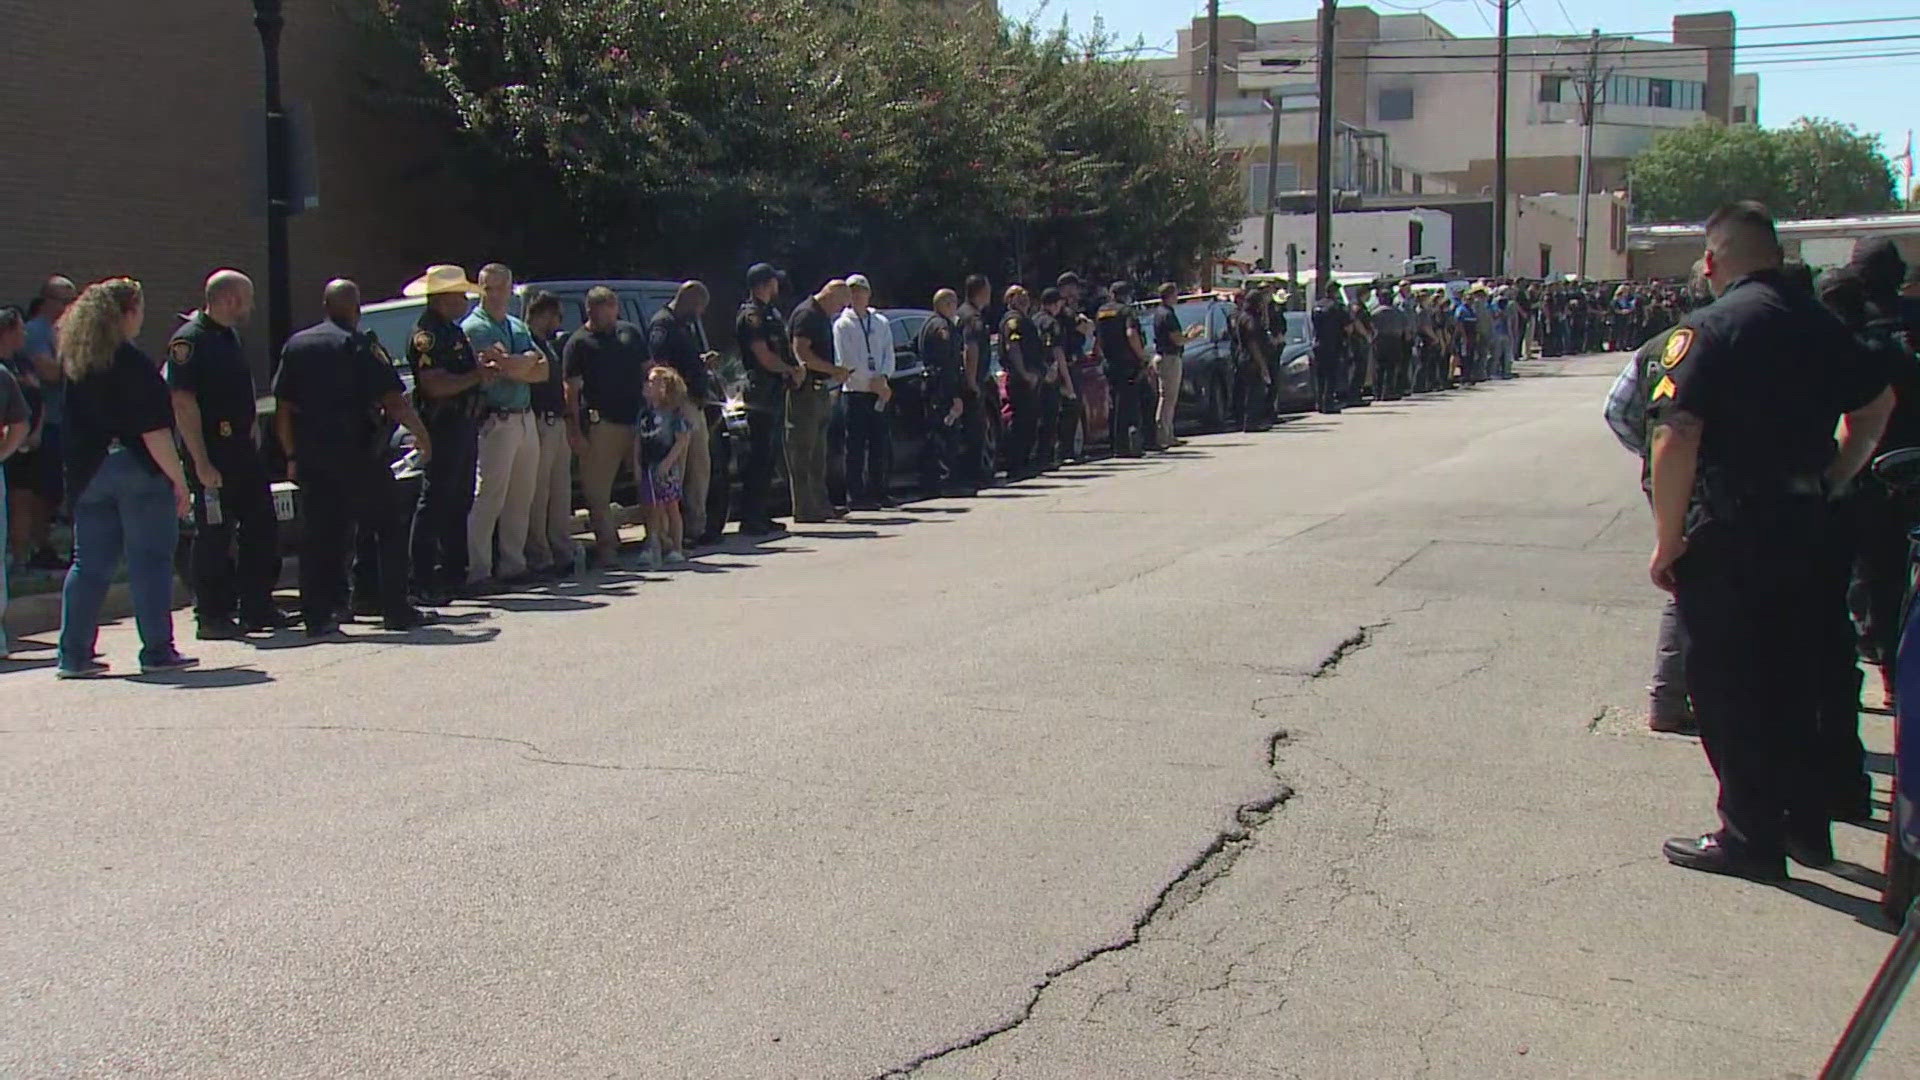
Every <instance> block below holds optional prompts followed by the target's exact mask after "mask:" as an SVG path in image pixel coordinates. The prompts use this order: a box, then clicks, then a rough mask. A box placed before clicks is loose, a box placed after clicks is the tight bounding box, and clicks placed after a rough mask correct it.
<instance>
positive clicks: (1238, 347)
mask: <svg viewBox="0 0 1920 1080" xmlns="http://www.w3.org/2000/svg"><path fill="white" fill-rule="evenodd" d="M1266 306H1267V301H1266V296H1265V294H1264V293H1263V292H1262V290H1260V289H1254V290H1252V291H1250V292H1248V293H1247V294H1246V295H1245V296H1244V297H1242V298H1241V299H1240V304H1239V309H1238V310H1237V311H1235V312H1234V313H1233V321H1232V324H1231V325H1230V327H1229V332H1230V333H1231V334H1232V338H1233V355H1234V359H1235V362H1234V371H1233V405H1232V408H1231V410H1230V411H1231V413H1232V415H1233V416H1234V418H1235V419H1236V420H1237V421H1238V422H1239V424H1240V430H1242V431H1269V430H1271V429H1272V428H1273V420H1274V417H1273V410H1272V407H1271V404H1270V403H1271V402H1272V401H1273V364H1272V362H1271V360H1272V352H1273V337H1272V335H1270V334H1268V333H1267V327H1266V323H1265V322H1264V321H1263V320H1262V318H1261V314H1262V311H1263V310H1264V309H1265V308H1266Z"/></svg>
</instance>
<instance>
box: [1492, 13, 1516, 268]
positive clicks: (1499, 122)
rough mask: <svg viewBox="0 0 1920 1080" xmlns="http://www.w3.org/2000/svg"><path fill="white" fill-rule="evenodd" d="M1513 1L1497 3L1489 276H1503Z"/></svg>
mask: <svg viewBox="0 0 1920 1080" xmlns="http://www.w3.org/2000/svg"><path fill="white" fill-rule="evenodd" d="M1512 6H1513V0H1500V49H1499V52H1500V58H1499V61H1498V64H1499V69H1498V71H1497V74H1496V77H1495V79H1494V91H1493V93H1494V99H1495V100H1494V106H1493V276H1495V277H1505V276H1506V275H1507V13H1508V11H1509V10H1511V8H1512Z"/></svg>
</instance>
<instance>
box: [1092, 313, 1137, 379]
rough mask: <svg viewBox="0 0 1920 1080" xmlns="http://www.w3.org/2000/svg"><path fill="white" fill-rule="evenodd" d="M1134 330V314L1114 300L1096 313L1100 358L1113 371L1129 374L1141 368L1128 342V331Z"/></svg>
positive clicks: (1095, 323) (1095, 322)
mask: <svg viewBox="0 0 1920 1080" xmlns="http://www.w3.org/2000/svg"><path fill="white" fill-rule="evenodd" d="M1134 328H1135V327H1134V321H1133V314H1132V313H1131V312H1129V311H1128V310H1127V309H1126V308H1124V307H1121V306H1120V305H1119V304H1116V303H1114V302H1113V301H1112V300H1108V301H1107V302H1106V303H1104V304H1101V305H1100V310H1098V311H1097V312H1095V313H1094V316H1093V333H1094V337H1095V339H1096V340H1097V341H1099V343H1100V356H1101V358H1102V359H1104V360H1106V362H1107V366H1108V367H1109V368H1110V369H1112V370H1113V371H1116V372H1119V373H1121V374H1127V373H1130V372H1133V371H1136V370H1138V368H1139V366H1140V360H1139V358H1138V357H1136V356H1135V355H1134V352H1133V346H1132V344H1131V343H1130V342H1128V340H1127V331H1128V330H1129V329H1134Z"/></svg>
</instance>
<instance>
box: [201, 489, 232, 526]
mask: <svg viewBox="0 0 1920 1080" xmlns="http://www.w3.org/2000/svg"><path fill="white" fill-rule="evenodd" d="M200 509H201V511H202V512H203V513H204V514H205V515H206V519H207V524H208V525H219V524H221V523H222V522H224V521H226V515H224V514H222V513H221V512H220V489H218V488H201V489H200Z"/></svg>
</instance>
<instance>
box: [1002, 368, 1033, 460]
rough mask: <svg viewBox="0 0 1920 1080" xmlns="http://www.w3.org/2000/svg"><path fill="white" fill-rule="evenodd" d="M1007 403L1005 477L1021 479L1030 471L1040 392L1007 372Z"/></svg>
mask: <svg viewBox="0 0 1920 1080" xmlns="http://www.w3.org/2000/svg"><path fill="white" fill-rule="evenodd" d="M1007 403H1008V404H1009V405H1011V406H1012V407H1013V416H1012V417H1011V418H1010V420H1009V421H1008V424H1007V454H1006V457H1007V475H1008V476H1024V475H1026V474H1027V473H1030V472H1032V471H1033V467H1034V461H1033V449H1034V435H1035V433H1036V432H1037V431H1038V430H1039V426H1040V390H1039V388H1038V387H1032V386H1028V385H1027V384H1026V381H1025V380H1023V379H1021V378H1020V376H1018V375H1015V374H1013V373H1012V372H1008V373H1007Z"/></svg>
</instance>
